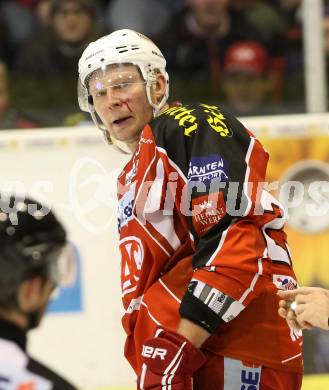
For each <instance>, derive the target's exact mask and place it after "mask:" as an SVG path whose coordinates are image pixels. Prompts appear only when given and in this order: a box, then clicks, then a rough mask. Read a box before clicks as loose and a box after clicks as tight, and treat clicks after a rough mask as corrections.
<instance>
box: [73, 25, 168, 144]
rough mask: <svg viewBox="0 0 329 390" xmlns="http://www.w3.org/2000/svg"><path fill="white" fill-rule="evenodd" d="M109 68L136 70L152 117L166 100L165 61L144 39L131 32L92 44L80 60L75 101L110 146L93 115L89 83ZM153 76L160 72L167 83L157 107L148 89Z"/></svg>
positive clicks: (108, 36) (105, 131) (112, 35)
mask: <svg viewBox="0 0 329 390" xmlns="http://www.w3.org/2000/svg"><path fill="white" fill-rule="evenodd" d="M112 64H133V65H135V66H137V67H138V68H139V70H140V72H141V74H142V76H143V78H144V80H145V82H146V94H147V98H148V101H149V103H150V105H151V106H152V108H153V116H154V117H156V116H157V115H158V114H159V111H160V109H161V108H162V107H163V106H164V105H165V104H166V102H167V99H168V96H169V76H168V74H167V72H166V60H165V58H164V56H163V54H162V53H161V51H160V49H159V48H158V47H157V46H156V45H155V44H154V43H153V42H152V41H151V40H150V39H149V38H147V37H146V36H145V35H143V34H140V33H138V32H136V31H134V30H129V29H123V30H117V31H114V32H113V33H111V34H109V35H106V36H104V37H102V38H100V39H98V40H97V41H95V42H91V43H90V44H89V45H88V46H87V48H86V49H85V50H84V52H83V53H82V56H81V58H80V60H79V85H78V101H79V106H80V109H81V110H82V111H85V112H89V113H90V114H91V116H92V118H93V121H94V123H95V125H96V126H97V127H99V128H100V129H101V130H102V131H103V132H104V135H105V137H106V139H107V140H108V141H109V142H110V143H111V139H110V137H109V134H108V132H107V130H106V128H105V126H104V124H103V123H101V121H100V119H99V118H98V115H97V114H96V112H95V108H94V105H93V101H92V98H91V96H90V94H89V89H88V82H89V79H90V76H91V75H92V73H93V72H95V71H96V70H98V69H105V68H106V66H107V65H112ZM156 72H160V73H161V74H162V75H163V76H164V77H165V80H166V92H165V94H164V96H163V98H162V100H161V101H160V102H159V103H158V104H156V103H154V102H153V101H152V98H151V86H152V83H153V82H154V81H156Z"/></svg>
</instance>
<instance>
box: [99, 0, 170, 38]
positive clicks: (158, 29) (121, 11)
mask: <svg viewBox="0 0 329 390" xmlns="http://www.w3.org/2000/svg"><path fill="white" fill-rule="evenodd" d="M155 15H156V23H154V16H155ZM170 15H171V9H170V7H168V6H166V4H165V3H164V2H163V1H162V0H134V1H131V0H113V1H112V2H111V3H110V4H109V6H108V8H107V11H106V17H105V23H106V26H107V29H108V31H113V30H119V29H122V28H131V29H133V30H136V31H139V32H141V33H143V34H145V35H147V36H149V37H150V38H152V39H156V38H157V37H159V36H160V34H161V33H162V32H163V31H164V29H165V28H166V27H167V25H168V23H169V19H170Z"/></svg>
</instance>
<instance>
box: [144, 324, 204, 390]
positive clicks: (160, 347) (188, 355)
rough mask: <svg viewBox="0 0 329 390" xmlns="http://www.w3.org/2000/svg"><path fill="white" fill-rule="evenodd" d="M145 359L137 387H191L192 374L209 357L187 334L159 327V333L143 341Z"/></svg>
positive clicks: (188, 389) (178, 389)
mask: <svg viewBox="0 0 329 390" xmlns="http://www.w3.org/2000/svg"><path fill="white" fill-rule="evenodd" d="M142 361H143V364H142V369H141V373H140V375H139V376H138V389H143V390H149V389H150V390H151V389H152V390H162V389H167V388H168V389H169V388H170V389H171V390H192V388H193V385H192V377H193V374H194V372H195V371H196V370H197V369H198V368H200V367H201V366H202V365H203V364H204V363H205V361H206V358H205V356H204V354H203V353H202V352H201V350H200V349H198V348H196V347H195V346H194V345H193V344H192V343H191V342H190V341H189V340H187V339H186V338H185V337H184V336H181V335H179V334H178V333H174V332H171V331H169V330H165V329H158V330H157V332H156V337H154V338H152V339H149V340H147V341H146V342H145V343H144V345H143V351H142ZM167 386H168V387H167Z"/></svg>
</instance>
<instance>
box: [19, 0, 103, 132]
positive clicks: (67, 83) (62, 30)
mask: <svg viewBox="0 0 329 390" xmlns="http://www.w3.org/2000/svg"><path fill="white" fill-rule="evenodd" d="M101 33H102V31H101V28H100V26H99V25H98V23H97V21H96V4H95V2H94V1H92V0H51V1H50V23H49V26H47V25H45V26H44V28H43V29H42V31H40V33H39V34H38V35H37V36H36V37H35V38H34V39H33V41H31V42H29V44H27V45H26V46H25V47H24V50H22V52H21V53H20V54H19V56H18V59H17V63H16V67H15V70H16V76H15V77H16V80H17V86H18V87H17V90H16V95H17V96H16V98H17V99H18V100H19V102H20V104H21V106H22V107H28V108H29V109H30V110H32V109H33V108H35V107H38V110H39V113H38V115H42V116H43V121H44V122H46V124H48V125H60V124H62V123H63V120H64V118H65V117H66V116H67V115H69V114H71V113H73V112H78V111H79V109H78V107H77V103H76V100H77V99H76V84H77V80H76V69H77V64H78V60H79V57H80V55H81V53H82V51H83V49H84V48H85V46H86V45H87V44H88V43H89V42H90V41H92V40H95V39H96V38H97V37H98V36H99V35H100V34H101ZM26 91H28V94H27V93H26ZM37 112H38V111H35V113H37Z"/></svg>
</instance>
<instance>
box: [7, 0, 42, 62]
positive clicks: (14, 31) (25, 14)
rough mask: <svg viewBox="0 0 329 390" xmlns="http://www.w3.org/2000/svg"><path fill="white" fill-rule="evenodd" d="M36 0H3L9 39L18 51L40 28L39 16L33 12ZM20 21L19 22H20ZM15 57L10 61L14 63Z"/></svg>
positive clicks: (14, 50) (13, 47) (13, 49)
mask: <svg viewBox="0 0 329 390" xmlns="http://www.w3.org/2000/svg"><path fill="white" fill-rule="evenodd" d="M35 3H36V1H32V0H31V1H22V0H10V1H9V0H7V1H3V2H1V5H0V14H1V15H2V17H3V19H4V20H5V23H6V28H7V31H8V39H9V42H10V45H11V48H12V51H13V54H15V53H16V51H17V50H19V49H20V47H21V46H22V45H23V44H24V43H25V42H26V41H27V40H29V39H30V38H31V37H32V36H33V35H34V34H35V33H36V32H37V30H38V23H37V18H36V16H35V14H34V12H33V5H34V4H35ZM18 21H19V22H18ZM12 62H13V59H10V62H9V63H8V64H9V65H10V66H11V65H12Z"/></svg>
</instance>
